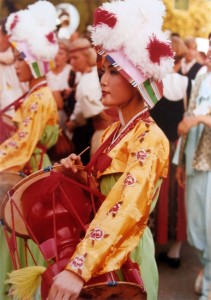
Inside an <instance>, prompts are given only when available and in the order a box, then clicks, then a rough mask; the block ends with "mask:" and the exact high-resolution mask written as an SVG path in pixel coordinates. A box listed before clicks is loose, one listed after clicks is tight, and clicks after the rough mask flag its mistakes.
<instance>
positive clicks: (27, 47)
mask: <svg viewBox="0 0 211 300" xmlns="http://www.w3.org/2000/svg"><path fill="white" fill-rule="evenodd" d="M56 19H57V13H56V9H55V7H54V6H53V4H51V3H50V2H48V1H37V2H36V3H34V4H32V5H29V6H28V9H25V10H20V11H18V12H15V13H12V14H11V15H10V16H9V17H8V19H7V23H6V30H7V33H8V35H9V36H10V42H11V43H12V44H13V46H14V47H15V48H17V50H18V51H19V52H21V53H22V55H23V57H24V59H25V60H26V62H27V63H28V64H29V66H30V68H31V70H32V73H33V75H34V77H35V78H38V77H40V76H43V75H44V74H46V73H47V72H48V71H49V69H50V68H52V67H53V65H54V63H53V61H54V58H55V55H56V54H57V52H58V44H57V38H56V34H55V32H54V31H55V29H56Z"/></svg>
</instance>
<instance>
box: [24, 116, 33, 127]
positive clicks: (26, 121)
mask: <svg viewBox="0 0 211 300" xmlns="http://www.w3.org/2000/svg"><path fill="white" fill-rule="evenodd" d="M30 121H31V118H30V117H26V118H25V119H24V120H23V124H24V126H27V125H28V124H29V122H30Z"/></svg>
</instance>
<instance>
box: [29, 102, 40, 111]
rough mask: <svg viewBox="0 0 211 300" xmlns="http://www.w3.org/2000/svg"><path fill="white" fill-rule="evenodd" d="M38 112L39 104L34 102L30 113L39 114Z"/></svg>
mask: <svg viewBox="0 0 211 300" xmlns="http://www.w3.org/2000/svg"><path fill="white" fill-rule="evenodd" d="M37 110H38V103H37V102H34V103H32V104H31V105H30V108H29V111H31V112H37Z"/></svg>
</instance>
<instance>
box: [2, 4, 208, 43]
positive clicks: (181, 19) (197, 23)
mask: <svg viewBox="0 0 211 300" xmlns="http://www.w3.org/2000/svg"><path fill="white" fill-rule="evenodd" d="M145 1H147V0H145ZM163 1H164V3H165V5H166V10H167V15H166V18H165V21H164V29H165V30H167V29H168V30H170V31H171V32H178V33H179V34H180V35H181V36H182V37H186V36H189V35H192V36H195V37H207V36H208V33H209V32H211V18H210V15H211V1H208V0H189V9H188V10H187V11H185V10H178V9H174V0H163ZM34 2H35V0H0V14H1V16H7V15H8V14H9V13H11V12H13V11H16V10H19V9H24V8H26V7H27V5H28V4H32V3H34ZM50 2H52V3H53V4H54V5H57V4H60V3H64V2H65V3H70V4H72V5H74V6H75V7H76V8H77V9H78V11H79V13H80V26H79V29H78V30H79V32H80V33H83V32H85V31H86V28H87V26H88V25H90V24H92V15H93V11H94V10H95V9H96V7H98V6H99V5H100V4H101V3H103V2H106V0H50Z"/></svg>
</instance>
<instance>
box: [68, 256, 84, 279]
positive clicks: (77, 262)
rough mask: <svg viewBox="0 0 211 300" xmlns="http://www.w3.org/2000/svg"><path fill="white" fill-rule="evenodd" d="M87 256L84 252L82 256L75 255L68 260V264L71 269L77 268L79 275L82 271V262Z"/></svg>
mask: <svg viewBox="0 0 211 300" xmlns="http://www.w3.org/2000/svg"><path fill="white" fill-rule="evenodd" d="M86 257H87V253H85V254H84V255H83V256H81V255H80V256H79V255H78V256H75V258H74V259H72V260H71V261H70V263H69V264H70V266H71V268H72V269H73V270H77V273H78V274H79V275H80V274H81V273H82V270H83V267H84V262H85V259H86Z"/></svg>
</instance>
